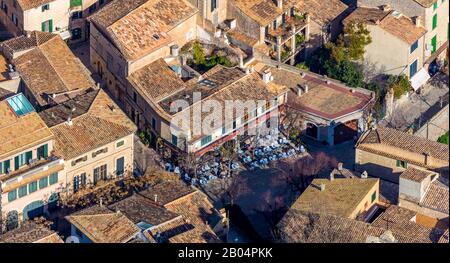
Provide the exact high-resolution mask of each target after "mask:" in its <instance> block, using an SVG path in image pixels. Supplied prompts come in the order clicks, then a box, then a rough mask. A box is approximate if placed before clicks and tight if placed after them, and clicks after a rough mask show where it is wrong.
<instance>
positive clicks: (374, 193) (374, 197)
mask: <svg viewBox="0 0 450 263" xmlns="http://www.w3.org/2000/svg"><path fill="white" fill-rule="evenodd" d="M376 199H377V192H373V194H372V203H373V202H375V200H376Z"/></svg>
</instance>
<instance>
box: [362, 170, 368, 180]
mask: <svg viewBox="0 0 450 263" xmlns="http://www.w3.org/2000/svg"><path fill="white" fill-rule="evenodd" d="M367 177H368V174H367V171H364V172H362V174H361V179H367Z"/></svg>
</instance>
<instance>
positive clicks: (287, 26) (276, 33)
mask: <svg viewBox="0 0 450 263" xmlns="http://www.w3.org/2000/svg"><path fill="white" fill-rule="evenodd" d="M308 22H309V15H303V16H299V15H295V16H292V17H288V18H287V19H286V21H285V22H284V24H283V25H281V26H279V27H278V28H277V29H272V28H271V29H269V32H267V34H266V36H265V40H266V41H267V42H269V43H272V44H274V45H276V44H284V43H285V42H287V41H288V40H290V39H291V38H292V37H293V36H295V35H296V34H298V33H300V32H301V31H302V30H303V29H305V27H307V26H308ZM278 39H280V40H281V43H280V42H278V41H279V40H278Z"/></svg>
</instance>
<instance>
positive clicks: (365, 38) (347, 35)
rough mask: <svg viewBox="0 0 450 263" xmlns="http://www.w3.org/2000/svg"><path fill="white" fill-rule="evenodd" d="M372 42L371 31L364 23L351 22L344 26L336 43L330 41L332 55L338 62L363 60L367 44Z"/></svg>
mask: <svg viewBox="0 0 450 263" xmlns="http://www.w3.org/2000/svg"><path fill="white" fill-rule="evenodd" d="M370 43H372V38H371V36H370V31H369V30H368V29H367V27H366V26H365V25H364V24H362V23H350V24H349V25H347V26H346V27H345V28H344V32H343V33H342V34H341V35H340V36H339V38H338V40H337V41H336V43H329V44H328V45H327V48H328V49H329V50H330V54H331V57H332V58H333V59H334V60H335V61H336V62H337V63H339V62H342V61H343V60H346V59H348V60H353V61H355V60H361V59H363V58H364V53H365V50H366V46H367V45H369V44H370Z"/></svg>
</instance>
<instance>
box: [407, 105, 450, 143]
mask: <svg viewBox="0 0 450 263" xmlns="http://www.w3.org/2000/svg"><path fill="white" fill-rule="evenodd" d="M448 106H449V105H447V106H445V107H444V108H442V110H440V111H439V112H438V113H437V114H436V115H434V117H433V118H432V119H431V120H430V121H429V122H428V123H426V124H425V125H423V126H422V127H420V129H419V130H417V131H416V133H415V135H417V136H420V137H423V138H426V139H429V140H432V141H437V140H438V138H439V137H440V136H441V135H443V134H444V133H446V132H447V131H448V130H449V123H448V122H449V107H448Z"/></svg>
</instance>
